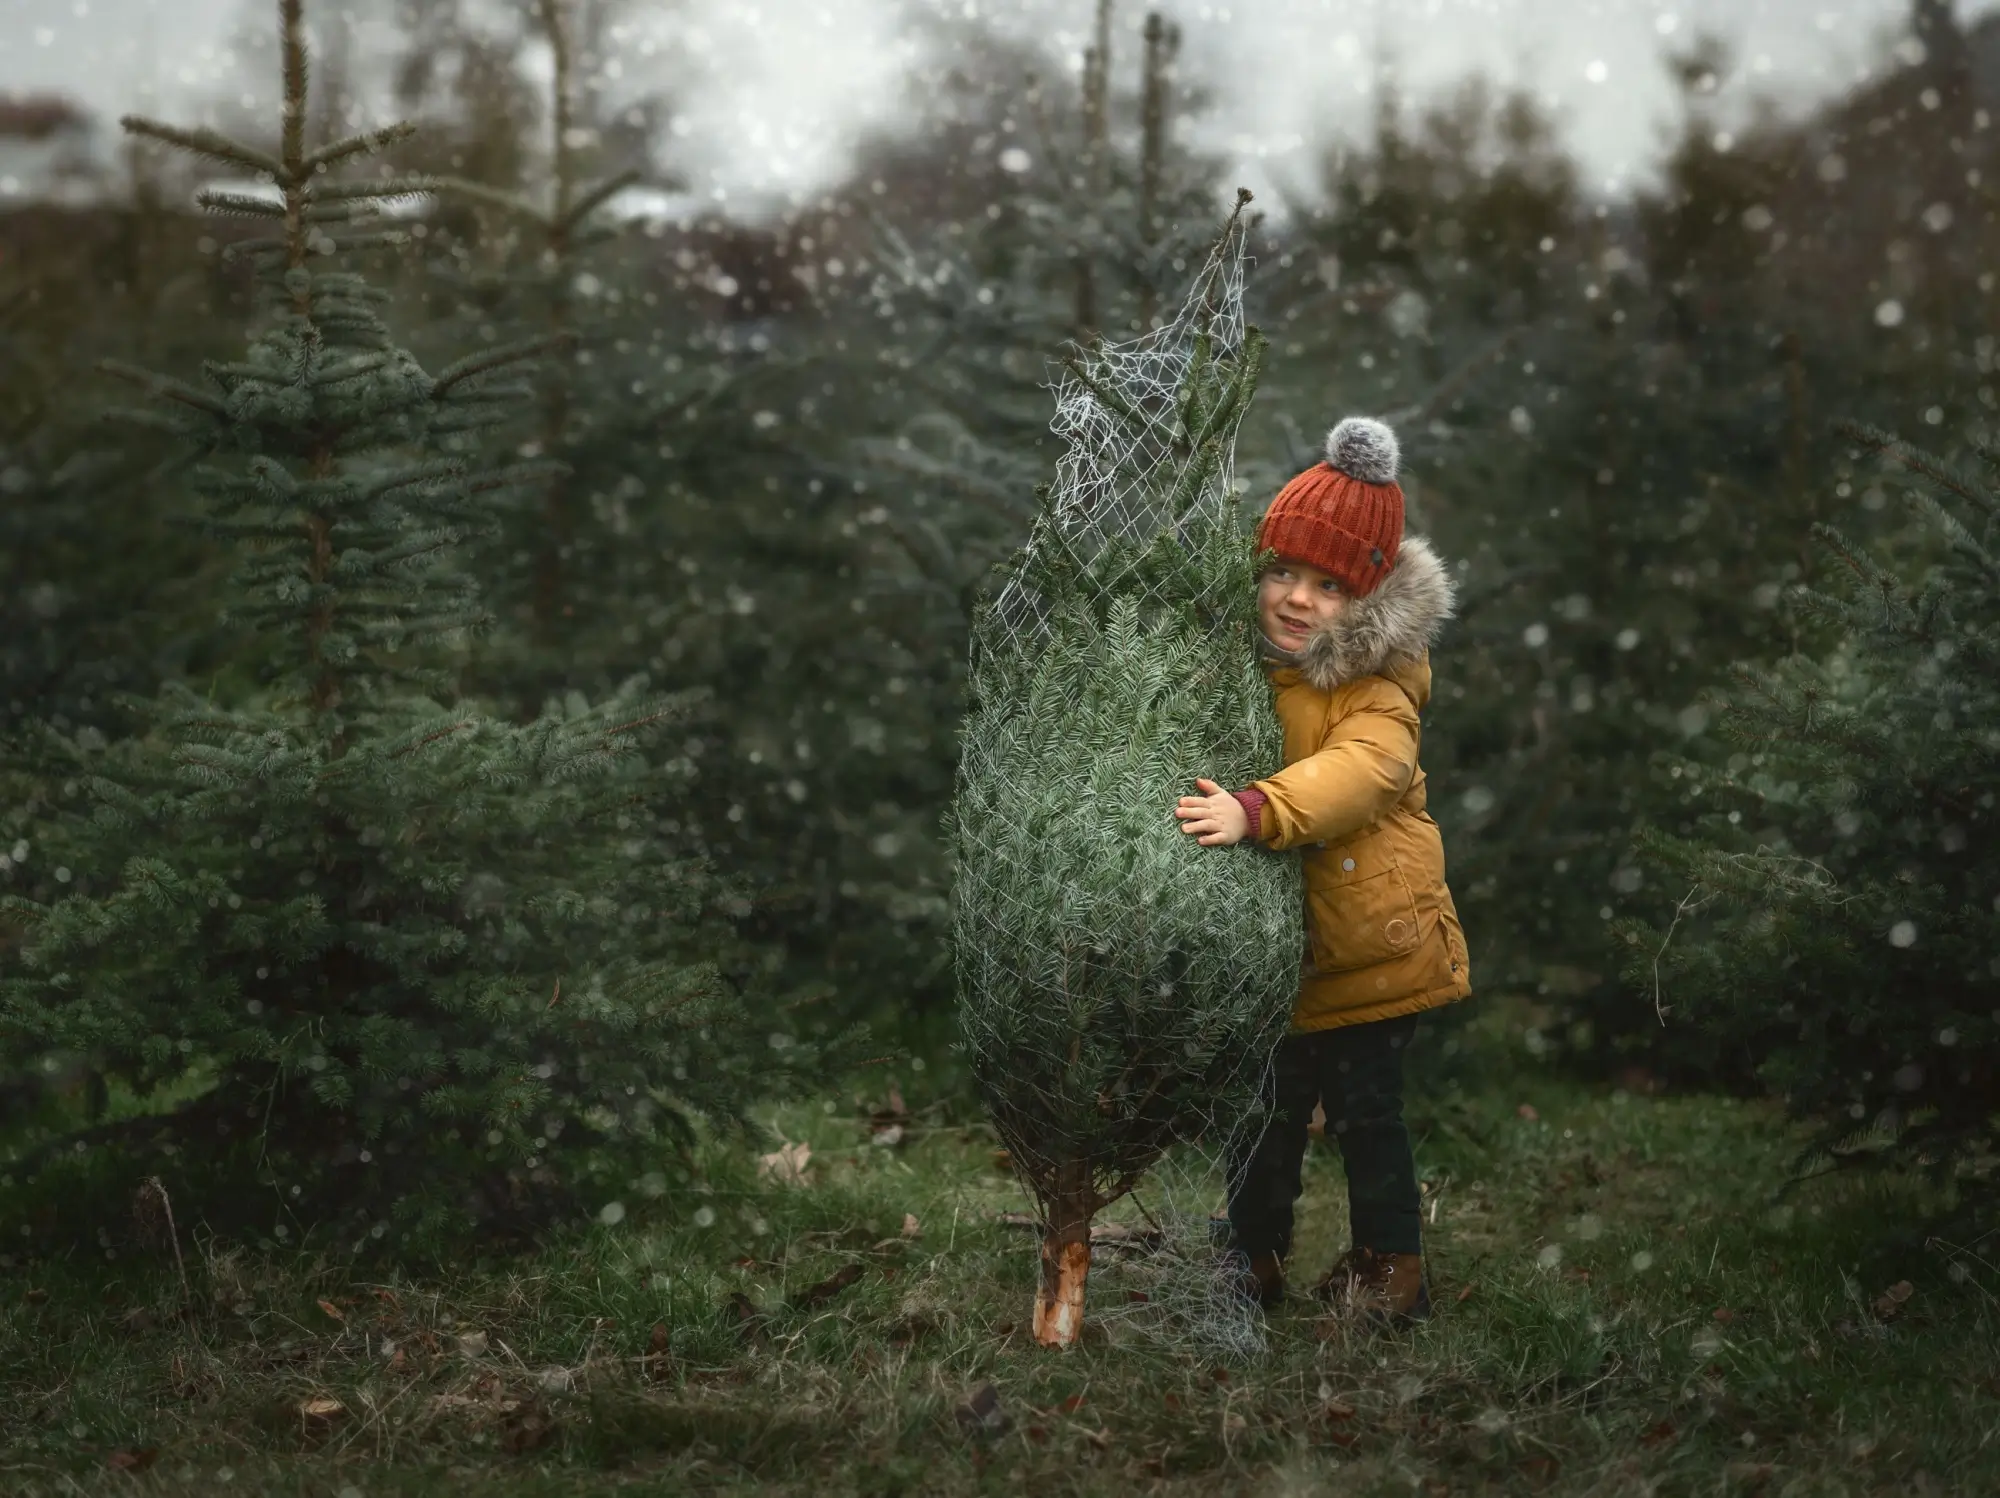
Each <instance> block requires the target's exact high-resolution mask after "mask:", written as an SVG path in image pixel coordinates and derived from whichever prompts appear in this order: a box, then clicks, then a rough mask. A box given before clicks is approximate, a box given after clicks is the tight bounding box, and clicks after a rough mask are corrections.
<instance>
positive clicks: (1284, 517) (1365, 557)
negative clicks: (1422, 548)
mask: <svg viewBox="0 0 2000 1498" xmlns="http://www.w3.org/2000/svg"><path fill="white" fill-rule="evenodd" d="M1400 460H1401V453H1400V451H1399V450H1398V448H1397V446H1396V434H1395V433H1394V432H1392V431H1391V430H1390V429H1389V427H1388V425H1387V424H1386V423H1384V422H1380V421H1370V420H1369V419H1368V418H1367V417H1364V416H1350V417H1348V418H1347V420H1345V421H1343V422H1341V424H1340V425H1339V426H1337V427H1335V428H1334V429H1333V430H1332V431H1331V432H1328V433H1327V435H1326V461H1325V462H1324V463H1318V464H1315V465H1314V466H1313V467H1311V468H1308V469H1307V470H1306V471H1305V472H1304V473H1302V474H1300V475H1299V476H1298V477H1297V478H1295V479H1293V480H1292V481H1291V482H1290V483H1289V484H1287V485H1285V487H1284V488H1283V489H1280V490H1279V491H1278V497H1277V498H1276V499H1274V500H1272V501H1271V508H1270V509H1268V510H1266V511H1265V512H1264V523H1263V524H1262V525H1260V526H1259V527H1258V528H1257V546H1258V549H1259V550H1260V551H1275V552H1276V553H1278V555H1279V556H1282V557H1290V558H1292V559H1293V560H1294V561H1299V562H1305V563H1307V564H1309V565H1311V566H1314V567H1317V568H1319V570H1320V571H1322V572H1325V573H1328V574H1330V575H1331V576H1333V577H1335V578H1337V579H1338V580H1339V582H1340V585H1341V587H1343V588H1345V589H1346V590H1347V591H1348V593H1349V594H1351V595H1352V596H1353V597H1356V598H1363V597H1366V596H1367V595H1368V594H1370V593H1372V592H1374V591H1375V587H1376V585H1377V584H1378V583H1380V582H1381V581H1382V579H1383V578H1385V577H1387V576H1388V575H1389V572H1390V570H1391V569H1392V568H1393V567H1394V566H1395V565H1396V553H1397V551H1398V550H1399V549H1400V548H1401V547H1402V544H1403V491H1402V488H1401V487H1400V486H1399V485H1398V484H1397V483H1396V466H1397V464H1398V462H1399V461H1400Z"/></svg>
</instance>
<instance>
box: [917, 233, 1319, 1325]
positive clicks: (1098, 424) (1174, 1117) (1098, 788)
mask: <svg viewBox="0 0 2000 1498" xmlns="http://www.w3.org/2000/svg"><path fill="white" fill-rule="evenodd" d="M1245 198H1246V199H1247V194H1246V195H1245ZM1241 212H1242V208H1241V204H1240V203H1239V205H1238V211H1237V215H1236V216H1235V217H1233V218H1232V219H1231V221H1230V226H1229V230H1228V232H1227V234H1226V235H1225V237H1224V240H1223V242H1222V244H1221V245H1220V246H1219V247H1218V248H1217V251H1216V253H1215V255H1214V256H1213V257H1212V258H1211V259H1210V260H1209V262H1208V264H1207V265H1206V267H1205V268H1204V270H1203V272H1202V274H1201V275H1200V276H1199V277H1198V278H1197V283H1196V287H1195V291H1194V294H1193V296H1192V297H1191V299H1190V302H1189V308H1188V311H1187V312H1186V313H1184V314H1183V316H1182V317H1181V318H1180V319H1178V320H1177V321H1176V322H1174V323H1173V324H1170V325H1169V326H1168V327H1167V328H1166V329H1164V330H1161V331H1160V332H1158V333H1156V334H1155V335H1153V338H1152V339H1150V340H1146V341H1143V342H1141V343H1140V344H1138V345H1137V346H1136V350H1137V352H1134V351H1133V349H1131V348H1127V349H1119V350H1107V349H1105V348H1104V347H1103V346H1101V345H1100V346H1097V347H1095V348H1094V349H1093V350H1092V351H1091V352H1090V354H1089V355H1087V356H1086V357H1085V358H1084V359H1083V360H1081V361H1077V362H1073V363H1072V365H1071V381H1070V383H1068V384H1067V385H1066V386H1065V387H1064V389H1063V391H1062V392H1061V393H1060V395H1059V406H1058V417H1057V431H1058V432H1059V433H1060V434H1061V435H1062V436H1063V437H1064V438H1065V440H1066V441H1067V443H1068V446H1069V451H1068V453H1067V455H1066V456H1065V458H1064V459H1063V462H1062V465H1061V467H1060V468H1059V469H1058V477H1057V481H1056V483H1055V484H1054V486H1052V487H1051V488H1050V489H1048V490H1047V491H1045V493H1044V497H1043V506H1042V510H1041V513H1040V515H1039V516H1038V517H1037V519H1036V521H1035V524H1034V527H1033V530H1032V532H1031V534H1030V537H1029V540H1028V544H1027V546H1026V547H1025V548H1024V549H1023V551H1022V552H1021V553H1020V554H1019V556H1018V557H1017V558H1016V560H1015V561H1014V563H1013V565H1012V566H1011V568H1010V569H1009V570H1008V573H1007V577H1006V580H1005V583H1004V585H1003V586H1002V587H1001V589H1000V590H999V592H998V593H997V594H996V595H995V596H994V597H993V598H991V599H990V600H989V601H988V602H987V603H985V604H984V605H983V606H982V608H981V610H980V612H979V615H978V617H977V619H976V621H975V624H974V632H973V653H972V672H971V682H970V690H971V699H972V702H971V707H970V710H969V712H968V715H967V717H966V721H965V727H964V734H963V741H962V758H961V765H960V771H959V780H958V796H957V800H956V802H955V804H954V808H953V816H952V832H953V837H954V843H955V847H956V853H957V884H956V887H955V889H954V894H953V900H954V905H953V917H954V935H955V945H956V952H957V962H958V980H959V992H960V1009H959V1013H960V1022H961V1026H962V1028H963V1031H964V1035H965V1043H966V1049H967V1052H968V1055H969V1059H970V1062H971V1068H972V1073H973V1078H974V1081H975V1083H976V1085H977V1087H978V1090H979V1094H980V1097H981V1099H982V1100H983V1101H984V1103H985V1105H986V1109H987V1111H988V1113H989V1115H990V1116H991V1118H992V1120H993V1123H994V1127H995V1128H996V1129H997V1130H998V1132H999V1135H1000V1137H1001V1139H1002V1140H1003V1141H1004V1142H1005V1143H1006V1145H1007V1147H1008V1149H1009V1150H1010V1151H1011V1152H1012V1155H1013V1158H1014V1160H1015V1162H1016V1168H1017V1169H1018V1170H1019V1171H1020V1172H1021V1174H1022V1176H1023V1177H1024V1179H1025V1180H1026V1181H1027V1183H1028V1185H1029V1186H1030V1188H1031V1189H1032V1190H1033V1192H1034V1194H1035V1197H1036V1199H1037V1202H1038V1204H1039V1206H1040V1209H1041V1213H1042V1220H1043V1237H1042V1275H1041V1291H1040V1294H1039V1297H1038V1299H1037V1302H1036V1309H1035V1322H1034V1325H1035V1336H1036V1340H1037V1341H1039V1342H1041V1343H1043V1344H1044V1345H1050V1346H1065V1345H1068V1344H1070V1343H1072V1342H1073V1341H1074V1340H1075V1338H1076V1337H1077V1335H1078V1333H1079V1332H1080V1330H1081V1326H1082V1316H1083V1293H1084V1281H1085V1277H1086V1275H1087V1273H1088V1269H1089V1263H1090V1220H1091V1217H1092V1216H1093V1215H1094V1214H1095V1213H1096V1212H1097V1211H1098V1210H1100V1209H1101V1208H1103V1207H1104V1206H1106V1205H1108V1204H1109V1203H1111V1202H1113V1201H1116V1200H1117V1199H1118V1198H1119V1197H1120V1196H1122V1195H1124V1194H1125V1193H1126V1192H1128V1191H1130V1190H1131V1189H1132V1187H1133V1186H1134V1185H1135V1184H1136V1183H1137V1181H1138V1180H1139V1178H1140V1176H1141V1175H1142V1174H1143V1173H1144V1172H1145V1171H1146V1170H1147V1169H1148V1168H1149V1167H1150V1166H1151V1165H1152V1164H1153V1163H1154V1162H1155V1161H1156V1160H1157V1159H1158V1158H1159V1157H1160V1155H1161V1153H1162V1152H1163V1151H1165V1150H1166V1149H1167V1148H1168V1147H1169V1146H1170V1145H1171V1144H1173V1143H1175V1142H1176V1141H1178V1140H1183V1139H1187V1138H1190V1137H1192V1136H1193V1135H1195V1134H1197V1133H1200V1132H1202V1131H1203V1130H1204V1129H1205V1128H1209V1127H1214V1128H1215V1129H1216V1130H1217V1132H1221V1131H1223V1130H1224V1129H1225V1128H1226V1127H1227V1126H1228V1125H1229V1124H1232V1123H1235V1122H1238V1121H1240V1119H1241V1117H1242V1115H1243V1113H1244V1112H1245V1110H1246V1109H1247V1107H1248V1102H1249V1094H1250V1090H1251V1089H1252V1088H1254V1086H1255V1085H1256V1083H1257V1081H1258V1080H1259V1078H1260V1077H1261V1075H1262V1072H1263V1068H1264V1066H1265V1064H1266V1062H1267V1060H1268V1057H1269V1052H1270V1047H1271V1046H1272V1045H1273V1044H1274V1043H1275V1042H1276V1039H1277V1036H1278V1033H1279V1032H1280V1030H1281V1029H1282V1027H1283V1024H1284V1021H1285V1019H1286V1017H1287V1015H1288V1014H1289V1012H1290V1005H1291V1000H1292V997H1293V994H1294V991H1295V989H1296V987H1297V981H1298V964H1299V952H1300V951H1301V950H1302V948H1301V935H1300V925H1299V923H1300V906H1301V897H1300V892H1299V888H1298V882H1297V870H1296V867H1295V865H1294V862H1293V861H1292V860H1290V859H1285V858H1279V857H1275V856H1270V855H1266V854H1264V853H1263V852H1261V851H1259V850H1257V849H1255V848H1239V849H1232V850H1227V851H1221V850H1215V849H1204V848H1201V847H1199V846H1198V845H1196V844H1195V843H1194V842H1193V841H1192V840H1191V839H1189V838H1187V837H1185V836H1183V835H1181V833H1180V832H1179V830H1178V829H1177V827H1176V826H1175V824H1174V822H1173V820H1172V817H1171V815H1170V809H1171V807H1172V806H1173V805H1174V801H1175V798H1176V797H1177V796H1178V795H1180V794H1182V793H1183V792H1184V791H1185V790H1186V789H1187V788H1188V787H1189V786H1191V785H1192V784H1193V783H1194V781H1195V779H1196V777H1198V776H1207V777H1212V778H1215V779H1218V780H1221V781H1222V782H1223V783H1224V784H1234V785H1243V784H1247V783H1248V782H1249V781H1250V780H1252V779H1254V778H1255V777H1256V776H1257V775H1259V774H1262V773H1268V771H1270V770H1271V769H1273V768H1275V767H1276V765H1277V763H1278V761H1279V757H1280V741H1279V735H1278V728H1277V720H1276V716H1275V714H1274V713H1273V712H1272V709H1271V700H1270V692H1269V688H1268V687H1267V686H1266V684H1265V682H1264V678H1263V672H1262V670H1261V668H1260V666H1259V663H1258V659H1257V653H1256V647H1255V641H1256V639H1257V624H1256V617H1255V605H1254V597H1255V577H1256V556H1255V553H1254V548H1253V546H1252V544H1251V543H1250V541H1249V540H1248V539H1247V538H1246V537H1245V536H1244V534H1243V531H1242V528H1241V526H1240V524H1239V523H1238V517H1237V514H1236V496H1235V493H1234V486H1233V481H1232V478H1231V469H1230V453H1231V448H1232V446H1233V442H1234V435H1235V429H1236V425H1237V423H1238V422H1239V421H1240V420H1241V419H1242V415H1243V410H1244V408H1245V406H1246V405H1247V404H1248V402H1249V399H1250V395H1251V392H1252V391H1253V390H1254V388H1255V385H1256V379H1257V371H1258V367H1259V365H1260V363H1261V360H1262V353H1263V343H1262V340H1261V338H1260V337H1259V335H1258V334H1257V333H1256V331H1255V330H1254V329H1251V330H1249V331H1248V332H1247V334H1246V333H1245V331H1244V330H1243V328H1242V325H1241V321H1240V318H1241V300H1240V299H1241V287H1240V256H1241V250H1242V234H1243V227H1242V222H1241Z"/></svg>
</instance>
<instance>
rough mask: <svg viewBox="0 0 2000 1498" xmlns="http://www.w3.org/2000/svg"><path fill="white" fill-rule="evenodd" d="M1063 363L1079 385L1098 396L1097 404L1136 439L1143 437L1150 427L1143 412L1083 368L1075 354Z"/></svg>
mask: <svg viewBox="0 0 2000 1498" xmlns="http://www.w3.org/2000/svg"><path fill="white" fill-rule="evenodd" d="M1062 362H1063V368H1064V369H1067V370H1068V371H1069V372H1070V374H1071V375H1073V376H1074V377H1075V378H1076V381H1077V383H1078V384H1080V385H1082V386H1083V388H1084V389H1086V390H1088V391H1089V392H1090V393H1091V394H1092V395H1094V396H1096V397H1097V403H1098V404H1099V405H1101V406H1103V407H1104V409H1105V410H1107V411H1109V412H1110V413H1111V414H1112V415H1114V416H1116V417H1117V418H1118V419H1119V420H1120V421H1122V422H1124V423H1125V425H1126V427H1127V428H1128V429H1129V430H1130V431H1131V433H1132V435H1133V436H1135V437H1136V436H1139V435H1142V434H1143V433H1144V432H1145V430H1146V427H1147V425H1148V422H1147V420H1146V418H1145V416H1144V415H1143V414H1142V413H1141V412H1139V411H1137V410H1135V409H1133V407H1132V406H1131V405H1130V404H1129V403H1127V401H1126V400H1125V397H1124V396H1122V395H1120V394H1119V393H1118V392H1117V391H1115V390H1113V389H1111V388H1110V387H1109V386H1106V385H1104V384H1101V383H1100V382H1099V381H1098V379H1097V377H1096V376H1095V375H1093V374H1091V373H1090V372H1089V371H1087V370H1086V369H1085V368H1084V367H1083V365H1082V364H1081V363H1080V362H1079V361H1078V360H1077V358H1076V356H1075V355H1073V354H1072V355H1070V356H1069V357H1067V358H1065V359H1064V360H1063V361H1062Z"/></svg>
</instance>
